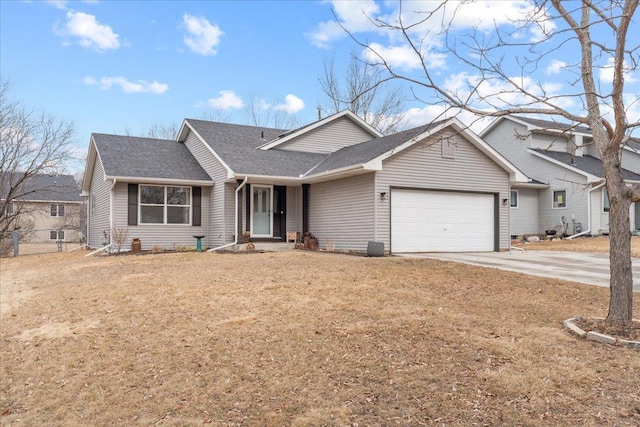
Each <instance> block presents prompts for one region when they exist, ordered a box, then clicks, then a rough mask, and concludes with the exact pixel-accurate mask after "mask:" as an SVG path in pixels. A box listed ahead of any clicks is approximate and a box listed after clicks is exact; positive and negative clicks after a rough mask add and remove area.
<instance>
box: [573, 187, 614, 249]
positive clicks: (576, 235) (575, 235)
mask: <svg viewBox="0 0 640 427" xmlns="http://www.w3.org/2000/svg"><path fill="white" fill-rule="evenodd" d="M605 184H606V182H602V183H600V184H598V185H596V186H595V187H593V188H592V189H591V190H589V201H588V203H589V205H588V206H587V222H588V223H589V229H588V230H586V231H582V232H580V233H578V234H574V235H573V236H569V237H567V240H571V239H573V238H574V237H580V236H584V235H585V234H590V233H591V193H593V192H594V191H595V190H598V189H600V188H602V187H603V186H604V185H605Z"/></svg>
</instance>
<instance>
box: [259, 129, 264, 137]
mask: <svg viewBox="0 0 640 427" xmlns="http://www.w3.org/2000/svg"><path fill="white" fill-rule="evenodd" d="M260 139H264V131H263V130H261V131H260Z"/></svg>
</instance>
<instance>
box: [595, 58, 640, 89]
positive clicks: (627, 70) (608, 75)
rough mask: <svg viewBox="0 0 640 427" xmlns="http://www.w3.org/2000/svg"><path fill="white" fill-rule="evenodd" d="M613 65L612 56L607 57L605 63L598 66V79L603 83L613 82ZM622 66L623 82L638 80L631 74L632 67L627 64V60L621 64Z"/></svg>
mask: <svg viewBox="0 0 640 427" xmlns="http://www.w3.org/2000/svg"><path fill="white" fill-rule="evenodd" d="M613 66H614V60H613V58H609V59H608V60H607V65H605V66H604V67H602V68H600V81H601V82H603V83H613ZM622 68H623V70H624V71H623V76H624V82H625V83H634V82H636V81H638V79H636V78H635V77H634V75H633V71H632V68H631V67H630V66H629V64H627V61H625V62H624V64H623V65H622Z"/></svg>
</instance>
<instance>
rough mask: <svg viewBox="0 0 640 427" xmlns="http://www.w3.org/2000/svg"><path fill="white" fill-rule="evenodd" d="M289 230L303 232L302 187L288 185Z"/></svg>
mask: <svg viewBox="0 0 640 427" xmlns="http://www.w3.org/2000/svg"><path fill="white" fill-rule="evenodd" d="M287 231H299V232H302V187H287Z"/></svg>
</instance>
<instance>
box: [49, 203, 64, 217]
mask: <svg viewBox="0 0 640 427" xmlns="http://www.w3.org/2000/svg"><path fill="white" fill-rule="evenodd" d="M53 205H55V206H56V214H55V215H51V206H53ZM60 206H62V210H63V211H66V209H65V207H64V203H50V204H49V217H51V218H62V217H64V213H63V214H62V215H60Z"/></svg>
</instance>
